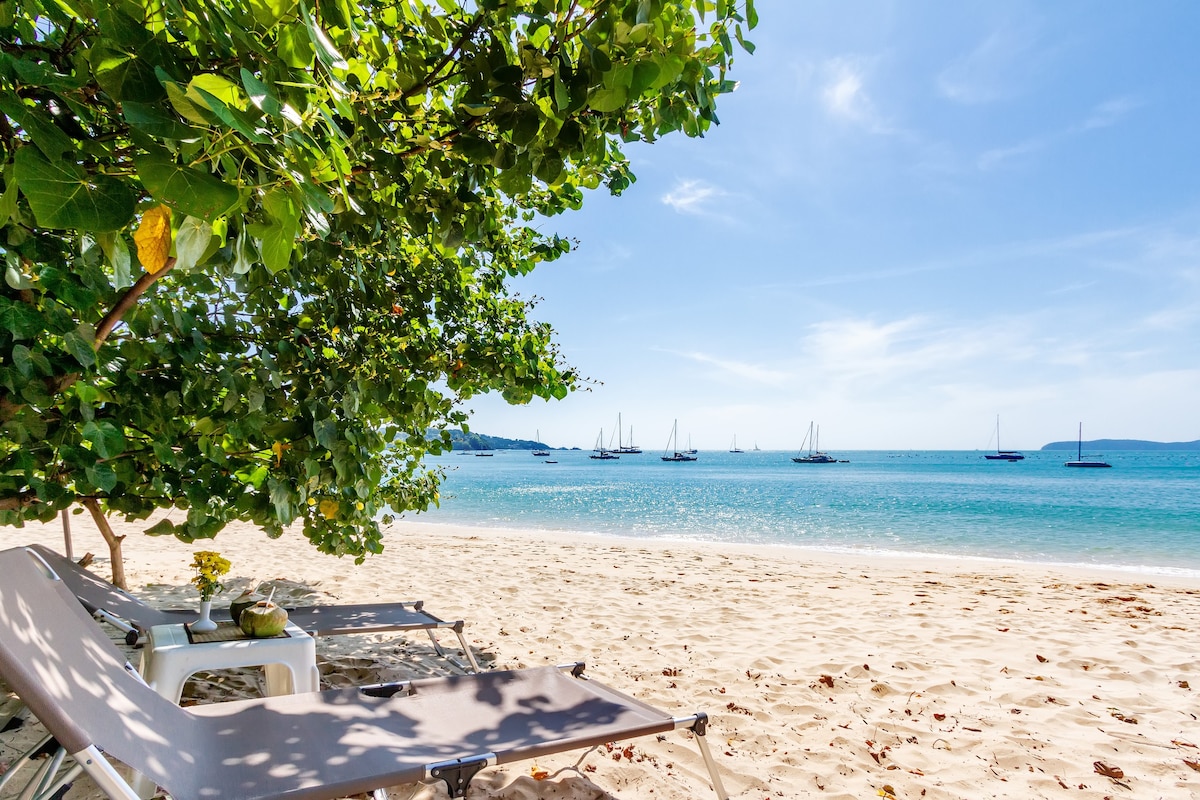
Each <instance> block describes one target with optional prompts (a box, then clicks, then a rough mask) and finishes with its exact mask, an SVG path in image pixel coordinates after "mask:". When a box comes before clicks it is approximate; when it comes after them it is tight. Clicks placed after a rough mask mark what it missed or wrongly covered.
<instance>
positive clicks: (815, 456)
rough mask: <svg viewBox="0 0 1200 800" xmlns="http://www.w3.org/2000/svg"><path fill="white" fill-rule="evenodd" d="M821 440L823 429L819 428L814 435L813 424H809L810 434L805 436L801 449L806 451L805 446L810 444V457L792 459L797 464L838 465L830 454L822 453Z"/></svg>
mask: <svg viewBox="0 0 1200 800" xmlns="http://www.w3.org/2000/svg"><path fill="white" fill-rule="evenodd" d="M820 438H821V429H820V428H817V429H816V433H815V434H814V433H813V423H811V422H809V423H808V433H807V434H806V435H805V436H804V441H803V442H801V443H800V449H801V450H803V449H804V445H805V443H806V442H807V443H808V455H801V456H796V457H795V458H793V459H792V461H795V462H796V463H797V464H836V463H837V459H836V458H834V457H833V456H831V455H829V454H828V453H822V452H821V449H820V446H819V441H818V440H819V439H820Z"/></svg>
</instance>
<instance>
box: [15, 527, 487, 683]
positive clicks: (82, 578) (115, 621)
mask: <svg viewBox="0 0 1200 800" xmlns="http://www.w3.org/2000/svg"><path fill="white" fill-rule="evenodd" d="M28 547H29V549H30V550H32V551H34V552H35V553H37V554H38V555H39V556H41V557H42V559H43V560H44V561H45V562H46V563H47V564H48V565H49V566H50V568H51V569H53V570H54V571H55V573H56V574H57V575H58V576H59V578H60V579H62V581H63V582H64V583H65V584H66V585H67V586H68V587H69V588H70V589H71V591H72V592H74V594H75V596H76V597H77V598H79V602H81V603H83V606H84V608H86V609H87V610H88V613H90V614H91V615H92V616H93V617H95V618H96V619H98V620H100V621H101V622H105V623H107V624H109V625H112V626H113V627H114V628H116V629H117V630H119V631H121V632H122V633H124V634H125V643H126V644H128V645H129V646H131V647H133V646H137V645H140V644H142V643H144V642H145V639H146V636H147V634H148V633H149V632H150V628H151V627H153V626H155V625H171V624H181V623H184V622H191V621H193V620H194V619H195V618H196V612H195V611H193V610H184V609H160V608H155V607H153V606H150V605H147V604H146V603H144V602H143V601H141V600H139V599H138V598H137V597H135V596H134V595H132V594H130V593H129V592H126V591H124V590H123V589H120V588H118V587H116V586H114V585H112V584H111V583H109V582H107V581H105V580H104V579H103V578H100V577H99V576H97V575H95V574H94V573H92V572H91V571H90V570H87V569H84V568H83V567H81V566H79V565H78V564H76V563H75V562H74V561H72V560H70V559H69V558H66V557H65V556H63V555H60V554H59V553H57V552H55V551H54V550H51V549H50V548H48V547H45V546H43V545H40V544H32V545H29V546H28ZM284 608H286V609H287V612H288V618H289V619H290V620H291V621H292V622H293V623H294V624H295V625H296V626H297V627H299V628H300V629H301V630H303V631H304V632H305V633H307V634H308V635H310V636H312V637H314V638H315V637H320V636H341V635H346V634H355V633H411V632H413V631H424V632H425V633H426V634H427V635H428V636H429V641H430V642H431V643H432V645H433V650H434V652H435V653H437V655H438V656H439V657H441V658H444V659H446V660H447V661H448V662H450V663H451V664H453V665H454V666H456V667H458V668H459V669H462V670H467V671H470V672H479V671H480V668H479V662H478V661H476V660H475V654H474V653H473V652H472V651H471V648H470V647H469V646H468V645H467V639H466V637H465V636H464V635H463V630H464V626H465V623H464V622H463V620H461V619H458V620H444V619H441V618H440V617H437V616H435V615H434V614H431V613H430V612H429V611H426V610H425V601H424V600H404V601H400V602H394V603H366V604H356V605H320V606H297V607H288V606H284ZM442 630H448V631H453V633H454V635H455V636H456V637H457V638H458V644H459V647H460V648H462V651H463V653H464V655H465V656H466V659H467V663H466V664H464V663H463V662H461V661H459V660H458V659H457V658H455V657H454V656H453V655H452V654H450V653H449V652H448V651H447V650H446V649H445V648H444V647H443V646H442V644H441V642H439V641H438V639H437V636H436V635H435V631H442Z"/></svg>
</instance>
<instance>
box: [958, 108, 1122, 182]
mask: <svg viewBox="0 0 1200 800" xmlns="http://www.w3.org/2000/svg"><path fill="white" fill-rule="evenodd" d="M1139 105H1141V104H1140V103H1139V102H1138V101H1137V100H1135V99H1133V98H1130V97H1118V98H1114V99H1112V100H1106V101H1104V102H1103V103H1100V104H1099V105H1097V106H1096V107H1095V108H1093V109H1092V110H1091V112H1090V113H1089V114H1088V116H1087V118H1086V119H1084V120H1083V121H1082V122H1077V123H1072V124H1070V125H1067V126H1065V127H1063V128H1060V129H1059V130H1056V131H1051V132H1049V133H1046V134H1043V135H1041V136H1034V137H1030V138H1029V139H1026V140H1025V141H1024V142H1021V143H1019V144H1016V145H1012V146H1010V147H997V148H993V149H991V150H988V151H986V152H984V153H983V154H982V155H980V156H979V158H978V159H977V160H976V165H977V166H978V167H979V169H981V170H983V171H985V172H986V171H987V170H990V169H995V168H996V167H998V166H1001V165H1002V164H1004V163H1005V162H1008V161H1013V160H1015V159H1018V158H1020V157H1022V156H1027V155H1030V154H1032V153H1036V152H1038V151H1039V150H1045V149H1046V148H1048V147H1051V146H1053V145H1056V144H1058V143H1060V142H1064V141H1068V140H1070V139H1074V138H1076V137H1078V136H1080V135H1082V134H1084V133H1087V132H1089V131H1094V130H1099V129H1102V128H1108V127H1111V126H1113V125H1116V124H1117V123H1118V122H1119V121H1120V120H1121V119H1122V118H1123V117H1124V116H1125V115H1127V114H1128V113H1129V112H1130V111H1132V110H1133V109H1135V108H1137V107H1138V106H1139Z"/></svg>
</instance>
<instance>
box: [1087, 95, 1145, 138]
mask: <svg viewBox="0 0 1200 800" xmlns="http://www.w3.org/2000/svg"><path fill="white" fill-rule="evenodd" d="M1140 105H1141V103H1140V102H1139V101H1137V100H1136V99H1134V98H1132V97H1117V98H1114V99H1112V100H1107V101H1105V102H1103V103H1101V104H1100V105H1098V106H1096V107H1095V108H1094V109H1092V115H1091V116H1090V117H1088V118H1087V119H1086V120H1084V122H1083V124H1082V125H1080V126H1079V128H1080V130H1085V131H1090V130H1094V129H1096V128H1107V127H1109V126H1110V125H1116V124H1117V122H1119V121H1120V120H1121V118H1122V117H1124V116H1125V115H1126V114H1128V113H1129V112H1130V111H1133V110H1134V109H1135V108H1137V107H1138V106H1140Z"/></svg>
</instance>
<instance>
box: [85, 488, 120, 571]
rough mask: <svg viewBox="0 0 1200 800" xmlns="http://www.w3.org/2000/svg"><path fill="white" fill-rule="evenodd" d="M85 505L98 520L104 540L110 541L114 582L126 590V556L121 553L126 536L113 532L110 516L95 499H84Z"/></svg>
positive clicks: (109, 548) (110, 557) (110, 559)
mask: <svg viewBox="0 0 1200 800" xmlns="http://www.w3.org/2000/svg"><path fill="white" fill-rule="evenodd" d="M83 507H84V508H86V509H87V510H88V511H90V512H91V514H92V519H93V520H95V522H96V527H97V528H99V529H100V535H101V536H103V537H104V541H105V542H107V543H108V557H109V561H111V562H112V582H113V584H114V585H115V586H118V587H120V588H122V589H125V590H126V591H128V590H129V587H128V586H127V585H126V584H125V558H124V556H122V555H121V542H123V541H124V540H125V537H124V536H117V535H116V534H115V533H113V529H112V526H111V525H109V524H108V518H107V517H105V516H104V512H102V511H101V510H100V504H99V503H97V502H96V501H95V500H94V499H92V498H88V499H87V500H84V501H83Z"/></svg>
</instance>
